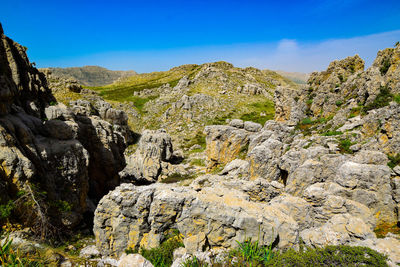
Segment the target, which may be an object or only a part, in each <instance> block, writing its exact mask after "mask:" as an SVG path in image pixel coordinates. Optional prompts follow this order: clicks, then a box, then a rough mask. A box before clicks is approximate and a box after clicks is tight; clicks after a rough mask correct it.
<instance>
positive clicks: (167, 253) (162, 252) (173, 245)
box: [125, 231, 183, 267]
mask: <svg viewBox="0 0 400 267" xmlns="http://www.w3.org/2000/svg"><path fill="white" fill-rule="evenodd" d="M179 247H183V242H182V236H181V235H180V234H179V232H178V231H173V233H171V234H170V235H169V237H167V240H166V241H164V242H163V243H161V245H160V246H159V247H156V248H152V249H145V248H140V249H139V251H137V250H132V249H127V250H125V252H126V253H127V254H131V253H138V252H139V254H141V255H142V256H143V257H144V258H146V259H147V260H149V261H150V262H151V263H152V264H153V265H154V266H155V267H167V266H168V267H169V266H171V264H172V261H173V253H174V250H175V249H177V248H179Z"/></svg>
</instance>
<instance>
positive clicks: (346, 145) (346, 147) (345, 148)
mask: <svg viewBox="0 0 400 267" xmlns="http://www.w3.org/2000/svg"><path fill="white" fill-rule="evenodd" d="M352 145H354V143H353V142H351V141H350V140H349V139H341V140H340V141H339V149H340V153H346V154H353V150H351V149H350V147H351V146H352Z"/></svg>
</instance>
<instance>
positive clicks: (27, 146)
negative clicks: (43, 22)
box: [0, 30, 127, 229]
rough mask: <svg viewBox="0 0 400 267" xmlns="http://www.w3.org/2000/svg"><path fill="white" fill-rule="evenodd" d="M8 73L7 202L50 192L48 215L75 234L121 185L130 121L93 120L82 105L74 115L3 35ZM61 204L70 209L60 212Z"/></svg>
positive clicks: (4, 80)
mask: <svg viewBox="0 0 400 267" xmlns="http://www.w3.org/2000/svg"><path fill="white" fill-rule="evenodd" d="M0 70H1V71H0V95H1V97H0V147H1V149H0V162H1V165H0V179H1V181H2V183H1V192H5V194H3V195H2V197H1V200H2V201H7V200H8V199H15V198H16V193H17V192H18V191H23V192H30V191H31V190H32V188H33V190H34V191H35V192H34V194H36V190H37V191H39V192H42V191H45V192H46V194H45V197H41V198H44V200H43V203H42V205H48V207H47V210H48V212H49V214H45V215H44V216H49V218H48V219H49V221H51V222H52V223H53V224H56V225H57V224H60V225H63V226H64V227H67V229H73V228H75V227H77V226H78V225H79V223H80V222H81V221H82V218H83V214H84V213H85V212H89V214H90V213H91V212H93V211H90V208H89V207H88V206H87V203H92V202H97V201H98V200H99V199H100V198H101V197H102V196H103V195H104V194H105V193H107V192H108V191H109V190H111V189H113V188H114V187H115V186H116V185H118V184H119V176H118V172H119V171H120V170H122V169H123V167H124V165H125V162H124V157H123V152H124V150H125V147H126V145H127V141H126V139H125V138H124V134H123V133H121V132H120V131H118V130H119V129H120V128H121V127H125V128H124V129H125V130H126V131H127V128H126V127H127V125H126V118H125V117H126V116H125V117H124V115H123V113H122V112H120V111H116V110H110V109H106V110H107V112H106V113H105V115H104V116H103V118H104V119H105V120H108V121H110V122H111V123H113V124H114V125H113V124H111V123H110V122H107V121H105V120H103V119H101V118H100V117H98V116H96V115H95V114H93V113H86V114H82V113H80V112H74V111H75V110H82V109H83V108H84V107H83V106H80V104H82V103H74V104H73V108H72V109H70V108H67V107H66V106H65V105H62V104H58V103H56V102H55V99H54V97H53V95H52V93H51V91H50V89H49V88H48V85H47V80H46V78H45V75H44V74H43V73H41V72H39V71H38V70H37V69H36V68H34V67H33V66H32V64H31V63H30V62H29V60H28V58H27V56H26V52H25V48H24V47H22V46H21V45H19V44H17V43H15V42H13V41H12V40H11V39H9V38H7V37H6V36H5V35H4V33H3V31H2V30H1V31H0ZM70 90H75V89H73V88H72V89H71V88H70ZM75 91H76V90H75ZM100 110H101V108H98V109H96V108H94V109H93V110H92V111H94V112H95V113H100V112H99V111H100ZM116 125H117V126H116ZM118 125H120V126H121V127H118ZM114 126H115V127H114ZM60 205H67V208H65V209H64V210H60ZM22 209H23V208H22ZM50 214H51V215H50ZM27 217H29V216H25V217H21V223H28V222H27V220H30V222H31V223H32V220H33V222H34V221H35V218H27Z"/></svg>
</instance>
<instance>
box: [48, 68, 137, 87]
mask: <svg viewBox="0 0 400 267" xmlns="http://www.w3.org/2000/svg"><path fill="white" fill-rule="evenodd" d="M47 69H50V70H51V71H52V73H53V74H54V75H55V76H59V77H63V78H72V79H75V80H77V81H78V82H80V83H81V84H82V85H85V86H102V85H106V84H111V83H114V82H115V81H117V80H118V79H120V78H123V77H129V76H132V75H136V74H137V73H136V71H133V70H129V71H122V70H109V69H107V68H104V67H101V66H93V65H86V66H83V67H68V68H59V67H49V68H47Z"/></svg>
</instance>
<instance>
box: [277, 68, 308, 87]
mask: <svg viewBox="0 0 400 267" xmlns="http://www.w3.org/2000/svg"><path fill="white" fill-rule="evenodd" d="M275 72H276V73H278V74H280V75H282V76H283V77H285V78H288V79H289V80H291V81H293V82H295V83H298V84H306V83H307V80H308V77H310V73H303V72H287V71H283V70H277V71H275Z"/></svg>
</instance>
